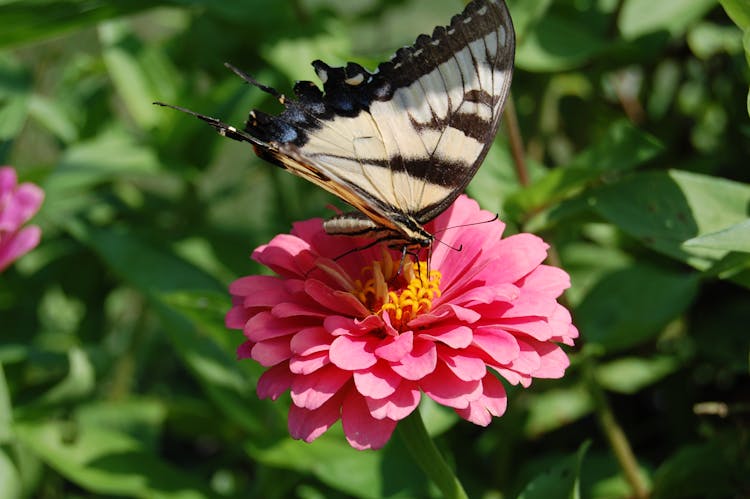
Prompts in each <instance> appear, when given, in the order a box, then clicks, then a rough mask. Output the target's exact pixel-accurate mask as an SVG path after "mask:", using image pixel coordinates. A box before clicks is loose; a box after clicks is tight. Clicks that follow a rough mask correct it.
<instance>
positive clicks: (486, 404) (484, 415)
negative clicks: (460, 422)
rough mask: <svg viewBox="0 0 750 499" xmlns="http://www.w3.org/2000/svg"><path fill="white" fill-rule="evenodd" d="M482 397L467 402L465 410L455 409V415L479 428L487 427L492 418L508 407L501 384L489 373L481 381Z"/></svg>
mask: <svg viewBox="0 0 750 499" xmlns="http://www.w3.org/2000/svg"><path fill="white" fill-rule="evenodd" d="M482 389H483V390H482V396H481V397H479V398H478V399H477V400H474V401H472V402H469V407H467V408H466V409H456V413H458V415H459V416H461V417H462V418H464V419H465V420H467V421H471V422H472V423H474V424H478V425H479V426H487V425H489V424H490V423H491V422H492V416H496V417H500V416H502V415H503V414H504V413H505V409H506V407H507V406H508V398H507V397H506V395H505V388H504V387H503V384H502V383H500V381H498V379H497V378H495V376H493V375H492V374H490V373H487V375H486V376H485V377H484V378H483V379H482Z"/></svg>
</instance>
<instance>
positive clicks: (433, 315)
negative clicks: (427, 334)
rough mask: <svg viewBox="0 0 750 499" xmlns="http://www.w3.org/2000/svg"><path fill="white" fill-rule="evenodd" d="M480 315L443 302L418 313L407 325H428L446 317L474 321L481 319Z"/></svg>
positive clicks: (416, 326)
mask: <svg viewBox="0 0 750 499" xmlns="http://www.w3.org/2000/svg"><path fill="white" fill-rule="evenodd" d="M481 317H482V316H481V315H480V314H479V313H478V312H476V311H474V310H471V309H468V308H464V307H459V306H458V305H454V304H452V303H444V304H442V305H439V306H438V307H437V308H435V310H431V311H430V312H429V313H426V314H423V315H419V316H417V317H415V318H414V319H412V320H411V321H409V327H411V328H419V327H424V326H429V325H430V324H434V323H436V322H440V321H444V320H447V319H449V318H450V319H455V320H457V321H459V322H465V323H467V324H471V323H474V322H476V321H478V320H479V319H481Z"/></svg>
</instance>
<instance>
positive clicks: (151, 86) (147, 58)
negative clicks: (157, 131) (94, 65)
mask: <svg viewBox="0 0 750 499" xmlns="http://www.w3.org/2000/svg"><path fill="white" fill-rule="evenodd" d="M99 35H100V38H101V40H102V44H103V45H104V51H103V54H102V56H103V58H104V63H105V64H106V66H107V72H108V73H109V75H110V78H112V82H113V84H114V86H115V88H116V89H117V93H118V95H119V96H120V98H121V99H122V100H123V102H124V103H125V106H126V108H127V109H128V111H129V113H130V115H131V116H132V117H133V119H134V120H135V122H136V123H138V125H140V127H141V128H143V129H146V130H148V129H151V128H153V127H154V126H155V125H156V124H157V123H158V122H159V120H161V119H162V116H163V113H162V110H161V109H159V108H158V107H157V106H154V105H153V104H152V103H153V102H154V101H155V100H166V101H171V100H173V99H174V97H175V95H176V93H177V92H176V90H175V87H174V85H175V84H176V81H177V80H178V78H179V75H178V74H177V73H176V72H175V71H174V70H172V68H171V65H170V64H169V63H168V62H167V60H166V58H164V57H160V56H159V54H160V53H158V52H156V51H154V50H151V51H149V50H148V49H147V48H146V47H144V46H143V45H142V43H140V41H139V40H138V39H137V38H135V37H134V36H133V33H132V30H131V28H130V25H129V24H128V23H126V22H125V21H110V22H107V23H104V24H102V25H100V26H99Z"/></svg>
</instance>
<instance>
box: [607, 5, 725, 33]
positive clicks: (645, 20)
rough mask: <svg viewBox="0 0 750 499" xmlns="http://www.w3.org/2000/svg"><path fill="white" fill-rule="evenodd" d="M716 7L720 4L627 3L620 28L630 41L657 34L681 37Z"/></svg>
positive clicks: (619, 24)
mask: <svg viewBox="0 0 750 499" xmlns="http://www.w3.org/2000/svg"><path fill="white" fill-rule="evenodd" d="M715 5H716V0H660V1H658V2H653V1H652V0H625V2H624V3H623V6H622V10H621V11H620V17H619V19H618V26H619V28H620V31H621V32H622V34H623V36H624V37H625V38H628V39H633V38H637V37H639V36H641V35H645V34H647V33H652V32H655V31H667V32H669V33H670V34H671V35H672V36H674V37H677V36H681V35H682V34H683V33H684V32H685V31H686V30H687V28H689V27H690V25H692V24H693V23H694V22H696V21H697V20H699V19H701V18H702V17H703V16H704V15H705V14H706V13H707V12H708V11H709V10H711V9H712V8H713V7H714V6H715Z"/></svg>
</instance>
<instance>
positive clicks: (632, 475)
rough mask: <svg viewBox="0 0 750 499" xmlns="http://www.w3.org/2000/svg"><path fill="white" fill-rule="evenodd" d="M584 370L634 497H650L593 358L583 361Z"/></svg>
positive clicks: (597, 412)
mask: <svg viewBox="0 0 750 499" xmlns="http://www.w3.org/2000/svg"><path fill="white" fill-rule="evenodd" d="M583 370H584V375H585V378H586V384H587V385H588V389H589V393H590V394H591V396H592V398H593V400H594V410H595V413H596V419H597V420H598V422H599V426H600V427H601V430H602V432H603V433H604V436H605V437H606V438H607V441H608V442H609V445H610V447H611V448H612V452H613V453H614V455H615V458H616V459H617V462H618V463H619V465H620V468H621V469H622V473H623V475H624V476H625V480H627V482H628V484H629V485H630V488H631V489H633V497H635V498H637V499H646V498H648V497H649V491H648V487H647V485H646V484H645V483H644V481H643V479H642V477H641V474H640V472H639V469H638V460H637V459H636V458H635V454H634V453H633V448H632V447H631V446H630V442H629V441H628V437H627V436H626V435H625V432H624V431H623V429H622V427H621V426H620V424H619V423H618V422H617V419H616V418H615V414H614V412H613V411H612V407H611V406H610V405H609V401H608V400H607V395H606V394H605V393H604V390H603V389H602V387H601V386H600V385H599V382H598V381H597V379H596V376H595V374H594V365H593V360H591V359H586V360H585V361H584V363H583Z"/></svg>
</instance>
